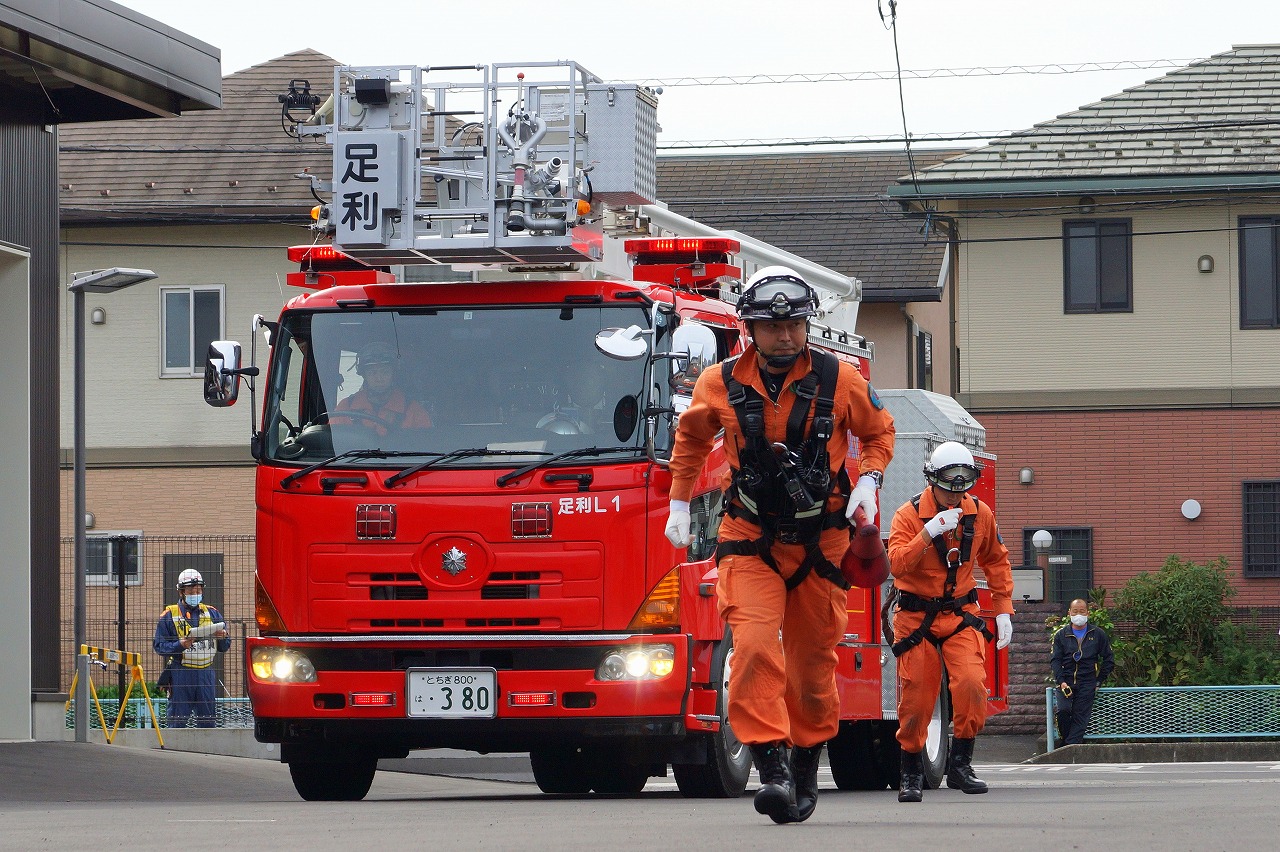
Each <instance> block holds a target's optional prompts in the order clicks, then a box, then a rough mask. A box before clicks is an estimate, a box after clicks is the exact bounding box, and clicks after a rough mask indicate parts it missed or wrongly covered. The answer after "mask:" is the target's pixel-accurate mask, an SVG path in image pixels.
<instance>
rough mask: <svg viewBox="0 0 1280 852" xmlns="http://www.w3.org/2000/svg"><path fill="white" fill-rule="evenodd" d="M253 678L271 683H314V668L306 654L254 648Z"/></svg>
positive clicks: (285, 650) (278, 649)
mask: <svg viewBox="0 0 1280 852" xmlns="http://www.w3.org/2000/svg"><path fill="white" fill-rule="evenodd" d="M251 662H252V668H253V676H254V677H255V678H257V679H258V680H265V681H268V682H273V683H315V680H316V667H315V666H314V665H312V663H311V660H309V659H307V656H306V654H303V653H301V652H299V651H292V650H289V649H286V648H254V649H253V657H252V661H251Z"/></svg>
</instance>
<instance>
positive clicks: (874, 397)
mask: <svg viewBox="0 0 1280 852" xmlns="http://www.w3.org/2000/svg"><path fill="white" fill-rule="evenodd" d="M867 399H869V400H871V404H872V405H873V406H875V407H876V409H877V410H880V409H883V408H884V403H883V402H881V401H880V395H879V394H878V393H876V389H875V386H874V385H872V384H871V382H867Z"/></svg>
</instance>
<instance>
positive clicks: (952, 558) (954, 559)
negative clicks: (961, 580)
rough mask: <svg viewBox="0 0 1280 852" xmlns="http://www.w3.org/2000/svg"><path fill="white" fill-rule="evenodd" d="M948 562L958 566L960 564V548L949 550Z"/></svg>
mask: <svg viewBox="0 0 1280 852" xmlns="http://www.w3.org/2000/svg"><path fill="white" fill-rule="evenodd" d="M947 564H948V565H957V566H958V565H959V564H960V548H958V547H953V548H951V549H950V550H948V551H947Z"/></svg>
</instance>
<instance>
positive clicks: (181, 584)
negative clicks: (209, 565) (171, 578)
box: [178, 568, 204, 591]
mask: <svg viewBox="0 0 1280 852" xmlns="http://www.w3.org/2000/svg"><path fill="white" fill-rule="evenodd" d="M196 585H200V586H203V585H204V577H201V576H200V572H199V571H197V570H196V569H194V568H188V569H186V570H185V571H183V572H182V573H181V574H179V575H178V591H182V590H183V589H184V588H186V587H187V586H196Z"/></svg>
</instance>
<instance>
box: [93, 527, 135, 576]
mask: <svg viewBox="0 0 1280 852" xmlns="http://www.w3.org/2000/svg"><path fill="white" fill-rule="evenodd" d="M141 535H142V532H141V531H140V530H128V531H117V532H101V533H90V534H89V535H87V536H86V537H85V543H84V545H85V549H84V582H85V585H87V586H114V585H116V584H117V583H119V582H120V574H121V573H122V572H123V574H124V584H125V585H126V586H138V585H141V584H142V565H141V562H142V560H141V559H139V558H138V538H139V537H140V536H141Z"/></svg>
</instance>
